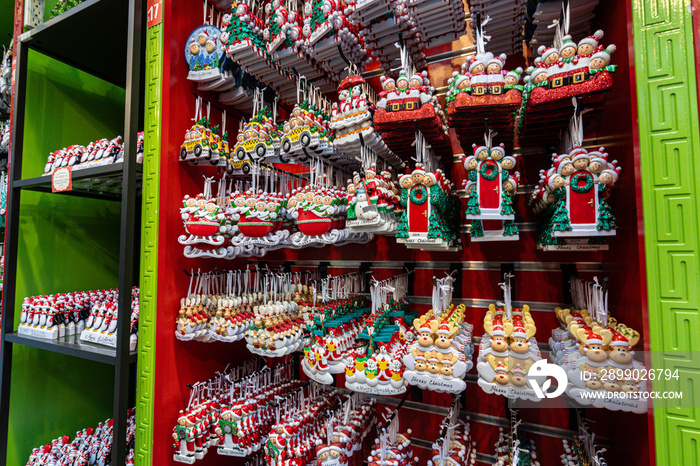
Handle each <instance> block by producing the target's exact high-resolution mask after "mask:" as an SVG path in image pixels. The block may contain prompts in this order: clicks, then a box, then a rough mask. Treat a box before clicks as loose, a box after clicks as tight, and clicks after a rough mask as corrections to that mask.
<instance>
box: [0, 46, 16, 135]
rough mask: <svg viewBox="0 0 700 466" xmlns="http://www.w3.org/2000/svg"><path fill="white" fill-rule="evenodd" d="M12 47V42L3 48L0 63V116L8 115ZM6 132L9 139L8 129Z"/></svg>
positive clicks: (10, 98)
mask: <svg viewBox="0 0 700 466" xmlns="http://www.w3.org/2000/svg"><path fill="white" fill-rule="evenodd" d="M12 46H13V41H10V45H9V47H7V48H4V51H3V54H2V62H0V112H1V113H2V114H9V113H10V101H11V100H12V79H11V78H12ZM8 116H9V115H8ZM8 123H9V120H8ZM7 131H8V137H9V129H8V130H7ZM8 142H9V141H8Z"/></svg>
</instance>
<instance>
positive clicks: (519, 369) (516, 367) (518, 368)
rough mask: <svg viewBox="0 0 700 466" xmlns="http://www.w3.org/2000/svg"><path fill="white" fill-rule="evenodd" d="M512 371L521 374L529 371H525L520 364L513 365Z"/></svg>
mask: <svg viewBox="0 0 700 466" xmlns="http://www.w3.org/2000/svg"><path fill="white" fill-rule="evenodd" d="M512 372H513V373H514V374H520V375H525V374H527V372H525V369H523V367H522V366H521V365H520V364H517V365H516V366H515V367H513V370H512Z"/></svg>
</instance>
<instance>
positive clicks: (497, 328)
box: [491, 324, 506, 337]
mask: <svg viewBox="0 0 700 466" xmlns="http://www.w3.org/2000/svg"><path fill="white" fill-rule="evenodd" d="M491 336H493V337H504V336H506V332H505V331H504V330H503V325H501V324H494V325H493V326H492V327H491Z"/></svg>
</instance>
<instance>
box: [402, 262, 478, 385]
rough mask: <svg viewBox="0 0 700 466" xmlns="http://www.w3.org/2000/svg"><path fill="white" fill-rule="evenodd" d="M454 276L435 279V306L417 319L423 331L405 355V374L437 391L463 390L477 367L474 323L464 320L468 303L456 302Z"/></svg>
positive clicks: (410, 380)
mask: <svg viewBox="0 0 700 466" xmlns="http://www.w3.org/2000/svg"><path fill="white" fill-rule="evenodd" d="M452 282H453V279H452V277H451V276H448V277H445V278H443V279H439V280H435V281H434V284H433V308H432V309H431V310H430V311H428V312H427V313H425V314H423V315H422V316H420V318H417V319H415V320H414V321H413V327H414V328H415V330H416V333H417V334H418V335H419V337H418V338H417V340H416V341H414V342H413V343H412V344H411V346H410V351H409V352H408V353H406V355H404V357H403V363H404V364H405V365H406V371H405V372H404V378H405V379H406V381H407V382H408V383H409V384H411V385H417V386H419V387H420V388H422V389H427V390H433V391H437V392H447V393H461V392H463V391H464V389H465V388H467V384H466V382H465V381H464V376H465V375H466V373H467V371H469V370H470V369H471V368H472V367H473V365H474V364H473V362H472V361H471V355H472V353H473V351H474V346H473V344H472V334H473V331H474V327H473V326H472V325H471V324H469V323H467V322H465V321H464V311H465V306H464V304H460V305H459V306H455V305H454V304H452V302H451V301H452Z"/></svg>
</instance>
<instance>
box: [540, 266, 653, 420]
mask: <svg viewBox="0 0 700 466" xmlns="http://www.w3.org/2000/svg"><path fill="white" fill-rule="evenodd" d="M571 290H572V298H573V299H574V308H573V309H561V308H557V309H556V310H555V311H556V314H557V318H558V319H559V321H560V323H561V327H560V328H559V329H555V330H554V331H552V339H551V340H550V347H551V348H552V350H553V354H554V360H555V361H556V362H557V363H558V364H560V365H561V366H562V367H563V368H564V370H566V372H567V376H568V380H569V384H568V386H567V390H566V393H567V394H568V395H569V396H570V397H571V398H572V399H574V400H576V401H578V402H579V403H581V404H584V405H593V406H596V407H599V408H607V409H610V410H613V411H618V410H621V411H631V412H636V413H644V412H646V410H647V401H646V399H636V398H635V395H636V394H637V393H638V392H640V391H642V392H643V391H645V390H646V379H645V378H644V377H643V376H642V374H644V365H643V364H642V363H641V362H639V361H635V360H634V354H635V353H634V351H632V347H634V346H635V345H636V344H637V343H638V342H639V338H640V335H639V333H638V332H636V331H635V330H633V329H631V328H629V327H627V326H626V325H625V324H623V323H620V322H617V320H616V319H614V318H611V317H609V316H608V310H607V291H604V290H603V288H602V286H600V285H598V284H597V283H590V282H585V281H583V280H581V279H578V278H572V279H571ZM592 392H598V393H605V392H612V393H614V392H617V396H616V397H613V396H610V397H607V396H601V397H595V396H594V395H591V393H592ZM625 393H629V394H630V396H628V397H625V396H624V395H625Z"/></svg>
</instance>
